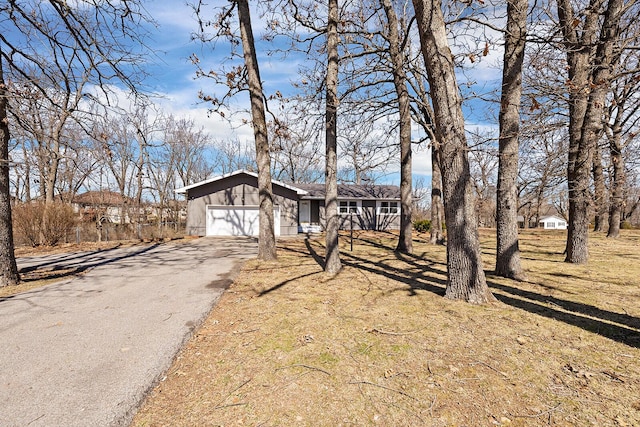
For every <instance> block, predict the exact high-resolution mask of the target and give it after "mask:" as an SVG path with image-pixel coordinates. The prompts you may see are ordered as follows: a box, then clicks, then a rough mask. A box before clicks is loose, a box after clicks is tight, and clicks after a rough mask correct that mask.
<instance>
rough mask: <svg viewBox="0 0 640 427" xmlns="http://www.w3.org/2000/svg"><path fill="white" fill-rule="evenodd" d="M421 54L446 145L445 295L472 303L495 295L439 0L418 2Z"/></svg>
mask: <svg viewBox="0 0 640 427" xmlns="http://www.w3.org/2000/svg"><path fill="white" fill-rule="evenodd" d="M413 4H414V8H415V11H416V17H417V23H418V29H419V33H420V42H421V45H422V55H423V59H424V63H425V67H426V70H427V74H428V79H429V87H430V92H431V98H432V100H433V112H434V115H433V120H434V124H435V133H436V139H437V140H438V141H439V142H440V143H441V150H440V154H441V161H440V167H441V169H442V178H443V179H442V181H443V193H444V208H445V221H446V224H447V289H446V292H445V296H446V297H447V298H450V299H456V300H457V299H460V300H465V301H468V302H471V303H478V304H480V303H486V302H489V301H493V300H494V299H495V298H494V296H493V295H492V294H491V292H490V291H489V288H488V287H487V283H486V279H485V275H484V270H483V267H482V259H481V257H480V241H479V236H478V229H477V224H476V215H475V212H474V201H473V193H472V191H473V190H472V186H471V182H470V181H471V180H470V172H469V159H468V157H467V151H468V146H467V141H466V136H465V129H464V118H463V115H462V108H461V100H460V95H459V89H458V84H457V81H456V76H455V68H454V64H453V58H452V55H451V50H450V48H449V44H448V41H447V32H446V29H445V22H444V17H443V15H442V10H441V6H442V5H441V3H440V1H439V0H413Z"/></svg>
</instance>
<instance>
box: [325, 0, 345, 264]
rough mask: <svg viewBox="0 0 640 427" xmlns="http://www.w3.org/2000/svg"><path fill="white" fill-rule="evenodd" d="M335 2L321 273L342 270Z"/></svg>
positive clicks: (334, 0) (331, 7)
mask: <svg viewBox="0 0 640 427" xmlns="http://www.w3.org/2000/svg"><path fill="white" fill-rule="evenodd" d="M338 11H339V9H338V0H329V4H328V13H327V74H326V99H325V102H326V119H325V126H326V141H325V144H326V165H325V168H326V169H325V188H326V190H325V191H326V195H325V202H324V205H325V217H326V222H327V224H326V243H325V245H326V251H327V253H326V255H325V267H324V270H325V271H326V272H327V273H329V274H337V273H338V272H339V271H340V270H341V269H342V263H341V262H340V247H339V244H338V230H339V229H340V222H339V218H338V152H337V151H338V134H337V127H338Z"/></svg>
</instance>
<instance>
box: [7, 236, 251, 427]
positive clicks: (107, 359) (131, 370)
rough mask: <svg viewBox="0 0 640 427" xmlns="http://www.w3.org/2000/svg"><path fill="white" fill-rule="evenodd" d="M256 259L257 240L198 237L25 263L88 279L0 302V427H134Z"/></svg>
mask: <svg viewBox="0 0 640 427" xmlns="http://www.w3.org/2000/svg"><path fill="white" fill-rule="evenodd" d="M256 253H257V244H256V243H255V240H252V239H243V238H239V239H218V238H200V239H196V240H193V241H191V242H188V243H184V244H171V243H168V244H162V245H150V246H135V247H131V248H126V249H115V250H106V251H98V252H90V253H77V254H63V255H51V256H44V257H31V258H24V259H19V260H18V264H19V266H20V267H21V268H34V266H42V267H44V266H46V267H47V268H50V267H58V266H60V267H63V266H64V267H75V268H77V269H78V270H85V269H86V272H85V274H84V275H82V276H81V277H77V278H74V279H72V280H68V281H65V282H58V283H55V284H52V285H49V286H46V287H43V288H38V289H34V290H31V291H28V292H25V293H22V294H18V295H15V296H13V297H6V298H0V406H1V407H2V409H1V410H0V425H2V426H27V425H28V426H54V425H55V426H62V425H64V426H125V425H128V424H129V422H130V421H131V418H132V417H133V415H134V413H135V410H136V409H137V408H138V406H139V405H140V403H141V401H142V399H143V398H144V397H145V394H146V392H147V391H148V390H149V389H150V388H151V387H152V386H153V385H154V384H155V383H156V382H157V381H158V380H159V379H160V378H161V375H162V374H163V373H164V372H165V371H166V370H167V369H168V368H169V366H170V365H171V363H172V361H173V359H174V357H175V355H176V354H177V352H178V351H179V350H180V348H181V347H182V345H183V344H184V342H185V341H186V340H187V339H188V338H189V337H190V336H191V332H192V331H193V329H194V328H195V327H196V326H198V325H199V324H200V322H201V321H202V320H203V319H204V318H205V317H206V316H207V314H208V313H209V312H210V310H211V309H212V307H213V306H214V305H215V303H216V302H217V301H218V299H219V297H220V295H221V294H222V292H223V291H224V289H225V288H226V287H227V286H228V285H229V283H231V277H232V276H233V274H235V272H237V271H238V270H239V268H238V267H239V265H238V264H239V263H240V262H242V261H243V260H246V259H248V258H251V257H254V256H255V254H256ZM35 268H37V267H35Z"/></svg>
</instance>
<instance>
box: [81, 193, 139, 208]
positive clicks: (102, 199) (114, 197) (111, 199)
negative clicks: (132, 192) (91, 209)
mask: <svg viewBox="0 0 640 427" xmlns="http://www.w3.org/2000/svg"><path fill="white" fill-rule="evenodd" d="M131 201H132V200H131V199H130V198H128V197H122V195H121V194H120V193H116V192H115V191H108V190H102V191H87V192H85V193H82V194H76V196H75V197H74V198H73V200H72V201H71V203H77V204H79V205H113V206H115V205H122V204H124V203H131Z"/></svg>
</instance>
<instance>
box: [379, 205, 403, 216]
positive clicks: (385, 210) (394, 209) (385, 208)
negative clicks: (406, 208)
mask: <svg viewBox="0 0 640 427" xmlns="http://www.w3.org/2000/svg"><path fill="white" fill-rule="evenodd" d="M399 212H400V208H399V207H398V202H380V207H378V214H380V215H396V214H398V213H399Z"/></svg>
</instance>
